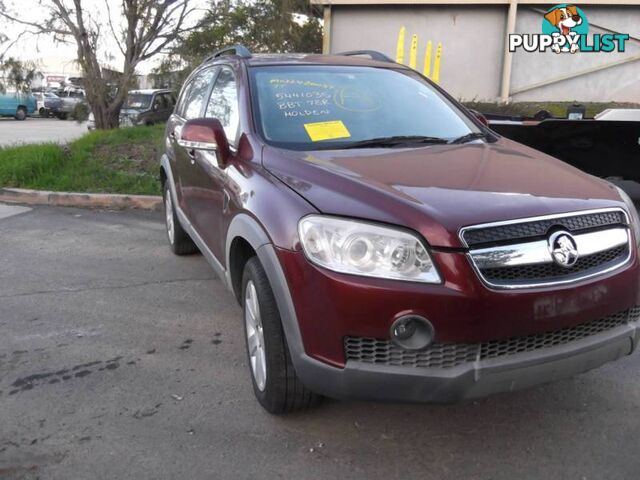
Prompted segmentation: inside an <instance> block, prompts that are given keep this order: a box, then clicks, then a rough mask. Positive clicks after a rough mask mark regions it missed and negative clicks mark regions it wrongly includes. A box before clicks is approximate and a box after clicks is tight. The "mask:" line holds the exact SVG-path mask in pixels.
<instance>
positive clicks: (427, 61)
mask: <svg viewBox="0 0 640 480" xmlns="http://www.w3.org/2000/svg"><path fill="white" fill-rule="evenodd" d="M432 48H433V45H432V44H431V40H429V41H428V42H427V48H426V49H425V51H424V67H423V69H422V74H423V75H424V76H425V77H427V78H429V75H431V49H432Z"/></svg>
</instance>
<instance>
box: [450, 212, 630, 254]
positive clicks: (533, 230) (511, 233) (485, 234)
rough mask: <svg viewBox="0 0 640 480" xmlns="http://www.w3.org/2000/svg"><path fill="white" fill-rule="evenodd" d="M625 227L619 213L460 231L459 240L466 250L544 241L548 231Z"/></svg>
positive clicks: (623, 217) (591, 214) (600, 213)
mask: <svg viewBox="0 0 640 480" xmlns="http://www.w3.org/2000/svg"><path fill="white" fill-rule="evenodd" d="M626 223H627V222H626V217H625V215H624V213H623V212H622V211H603V212H597V213H589V214H583V215H574V216H568V217H556V218H545V219H542V220H534V221H523V222H517V223H509V224H505V225H497V226H487V227H479V228H476V227H472V228H468V229H465V230H464V231H463V233H462V239H463V240H464V241H465V242H466V244H467V245H468V246H469V247H476V246H479V245H483V244H491V243H501V244H504V243H507V242H511V241H519V240H526V239H531V238H533V237H544V236H545V235H547V233H548V232H549V230H550V229H551V228H552V227H562V228H564V229H566V230H568V231H570V232H578V231H580V230H587V229H591V228H598V227H607V226H612V225H626Z"/></svg>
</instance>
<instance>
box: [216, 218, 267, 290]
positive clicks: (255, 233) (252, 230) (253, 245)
mask: <svg viewBox="0 0 640 480" xmlns="http://www.w3.org/2000/svg"><path fill="white" fill-rule="evenodd" d="M269 244H271V240H270V239H269V236H268V235H267V233H266V232H265V230H264V228H263V227H262V226H261V225H260V224H259V223H258V221H257V220H255V219H254V218H252V217H251V216H250V215H248V214H246V213H240V214H238V215H236V216H235V217H234V218H233V220H232V221H231V224H230V225H229V230H228V231H227V239H226V242H225V245H226V265H227V284H228V286H229V289H230V290H231V291H232V292H233V294H234V295H235V296H236V299H237V300H238V301H240V295H241V291H240V290H241V288H242V272H243V271H244V266H245V265H246V263H247V261H248V260H249V259H250V258H251V257H253V256H255V255H257V254H258V250H259V249H260V247H262V246H264V245H269Z"/></svg>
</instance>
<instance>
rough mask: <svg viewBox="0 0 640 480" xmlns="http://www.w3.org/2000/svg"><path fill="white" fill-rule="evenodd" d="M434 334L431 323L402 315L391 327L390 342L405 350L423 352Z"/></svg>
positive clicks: (414, 316) (412, 316)
mask: <svg viewBox="0 0 640 480" xmlns="http://www.w3.org/2000/svg"><path fill="white" fill-rule="evenodd" d="M434 334H435V330H434V328H433V325H431V322H430V321H429V320H427V319H426V318H424V317H420V316H418V315H404V316H402V317H400V318H398V319H397V320H396V321H395V322H393V324H392V325H391V341H392V342H393V343H395V344H396V345H397V346H399V347H400V348H404V349H405V350H424V349H425V348H427V347H428V346H429V345H431V342H433V337H434Z"/></svg>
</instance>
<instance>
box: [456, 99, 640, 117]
mask: <svg viewBox="0 0 640 480" xmlns="http://www.w3.org/2000/svg"><path fill="white" fill-rule="evenodd" d="M463 103H464V104H465V106H467V107H468V108H471V109H473V110H477V111H478V112H481V113H493V114H499V115H511V116H522V117H533V116H534V115H535V114H536V113H537V112H539V111H540V110H547V111H548V112H550V113H551V114H552V115H553V116H554V117H556V118H566V117H567V108H568V107H569V106H571V105H573V102H513V103H494V102H463ZM578 103H580V104H581V105H584V106H585V107H586V109H587V112H586V118H593V117H594V116H595V115H596V114H598V113H600V112H602V111H603V110H606V109H607V108H640V104H638V103H613V102H609V103H601V102H578Z"/></svg>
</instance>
